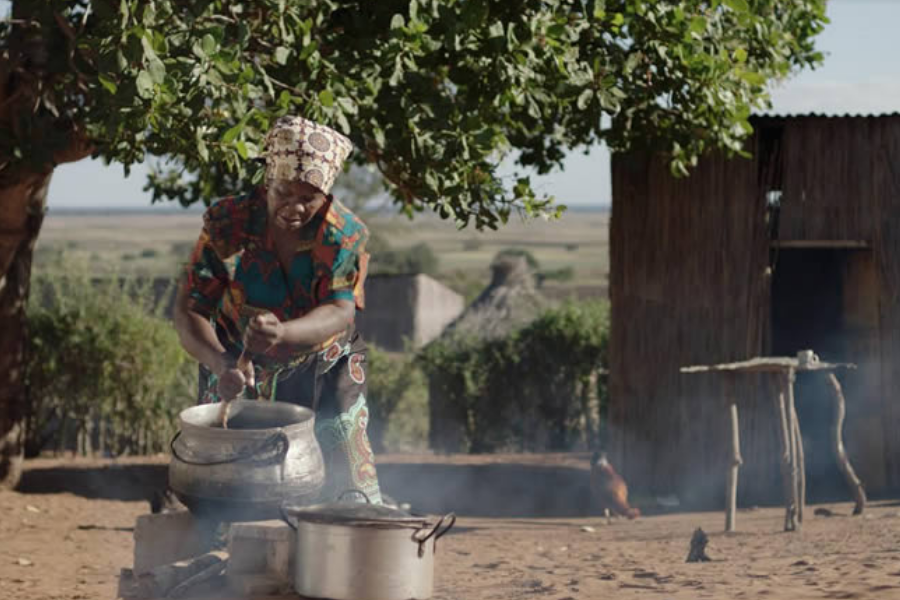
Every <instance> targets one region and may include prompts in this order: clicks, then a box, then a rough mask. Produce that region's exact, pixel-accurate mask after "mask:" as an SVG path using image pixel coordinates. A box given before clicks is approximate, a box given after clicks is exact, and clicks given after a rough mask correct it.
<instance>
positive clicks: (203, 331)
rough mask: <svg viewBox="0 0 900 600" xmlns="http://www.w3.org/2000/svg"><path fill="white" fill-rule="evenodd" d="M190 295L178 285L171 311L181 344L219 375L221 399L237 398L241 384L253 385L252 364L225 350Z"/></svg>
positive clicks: (184, 287) (241, 388) (184, 285)
mask: <svg viewBox="0 0 900 600" xmlns="http://www.w3.org/2000/svg"><path fill="white" fill-rule="evenodd" d="M189 299H190V294H189V293H188V286H187V284H186V283H185V284H183V285H181V286H179V287H178V294H177V296H176V297H175V306H174V309H173V315H172V317H173V320H174V322H175V331H177V332H178V338H179V339H180V340H181V345H182V346H184V349H185V350H187V353H188V354H190V355H191V356H193V357H194V358H196V359H197V360H198V361H199V362H201V363H203V364H204V365H206V366H207V368H209V370H210V371H212V372H213V373H214V374H215V375H217V376H218V377H219V381H218V383H217V391H218V393H219V395H221V396H222V399H224V400H231V399H232V398H236V397H237V396H238V394H240V393H241V392H242V391H243V389H244V386H247V385H249V386H253V385H254V383H255V380H256V377H255V375H254V372H253V365H252V364H251V363H250V362H249V361H247V362H246V363H245V364H238V361H237V360H236V359H235V358H234V357H232V356H230V355H229V354H228V353H227V352H226V351H225V347H224V346H222V343H221V342H219V338H218V337H216V331H215V329H213V326H212V324H211V323H210V322H209V319H208V318H207V317H205V316H203V315H201V314H200V313H198V312H196V311H194V310H193V309H191V307H190V302H189Z"/></svg>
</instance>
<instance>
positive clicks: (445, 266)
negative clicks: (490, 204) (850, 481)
mask: <svg viewBox="0 0 900 600" xmlns="http://www.w3.org/2000/svg"><path fill="white" fill-rule="evenodd" d="M367 222H368V224H369V227H370V229H371V230H372V231H373V232H374V233H376V234H378V235H380V236H382V237H383V238H384V239H386V240H387V241H388V242H389V244H390V246H391V247H392V248H398V249H402V248H405V247H410V246H414V245H416V244H419V243H427V244H429V245H430V246H431V248H432V249H433V250H434V252H435V253H436V254H437V255H438V256H439V259H440V275H441V279H444V280H445V281H447V282H448V283H449V284H451V285H453V286H454V287H459V282H463V281H464V282H466V285H468V286H469V287H470V288H471V286H472V285H473V282H478V283H479V284H483V283H485V282H486V281H487V280H488V277H489V265H490V262H491V259H492V258H493V257H494V256H495V255H496V253H497V252H499V251H500V250H502V249H504V248H522V249H525V250H528V251H529V252H531V253H532V254H533V255H534V257H535V258H536V259H537V260H538V261H539V263H540V265H541V268H542V269H561V268H565V267H571V268H572V269H573V270H574V273H575V276H574V278H573V279H572V280H571V281H569V282H566V283H563V284H555V285H554V286H553V289H554V290H555V291H554V295H566V293H567V292H568V291H573V290H576V289H577V290H578V291H579V293H580V295H597V294H600V293H603V292H602V289H603V288H605V286H606V276H607V273H608V271H609V261H608V256H609V243H608V241H609V237H608V226H609V213H608V212H604V211H599V210H597V211H577V212H576V211H571V212H569V213H567V214H566V215H564V216H563V218H562V219H561V220H559V221H552V222H547V221H543V220H539V221H523V220H522V219H520V218H516V217H513V218H512V219H511V220H510V222H509V224H507V225H506V226H504V227H503V228H501V229H500V230H499V231H493V232H491V231H489V232H477V231H475V230H469V229H466V230H462V231H459V230H457V229H456V228H455V227H454V226H453V225H452V223H448V222H444V221H441V220H440V219H438V218H437V217H434V216H431V215H426V216H419V217H417V218H416V219H415V220H414V221H409V220H408V219H406V218H405V217H393V216H391V217H388V216H375V217H369V218H368V219H367ZM200 224H201V216H200V214H199V213H197V212H184V213H177V212H175V213H165V212H164V213H159V214H156V213H153V212H134V213H130V212H119V213H113V214H98V213H89V212H86V213H76V212H65V213H60V214H54V213H53V212H52V211H51V212H50V213H49V214H48V216H47V218H46V220H45V221H44V227H43V229H42V231H41V235H40V238H39V240H38V245H37V250H36V256H35V264H34V268H35V270H36V271H47V270H51V269H53V268H54V265H57V264H59V254H60V253H61V252H63V253H65V255H66V256H68V257H70V258H73V259H75V260H78V261H83V262H84V263H85V264H87V266H88V268H89V269H90V271H91V272H93V273H97V274H103V273H114V272H115V273H119V274H125V275H144V276H169V275H172V274H174V273H176V272H177V270H178V266H179V265H180V264H181V263H182V262H183V261H184V260H186V258H187V255H188V254H189V253H190V249H191V247H192V245H193V242H194V241H195V240H196V238H197V234H198V233H199V231H200Z"/></svg>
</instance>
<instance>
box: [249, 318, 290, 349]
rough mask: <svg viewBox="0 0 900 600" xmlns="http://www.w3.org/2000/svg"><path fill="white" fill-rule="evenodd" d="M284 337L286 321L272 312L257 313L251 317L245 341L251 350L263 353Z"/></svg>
mask: <svg viewBox="0 0 900 600" xmlns="http://www.w3.org/2000/svg"><path fill="white" fill-rule="evenodd" d="M283 339H284V323H282V322H281V321H279V320H278V317H276V316H275V315H273V314H272V313H264V314H261V315H256V316H255V317H253V318H252V319H250V324H249V326H248V327H247V331H246V333H245V339H244V343H245V344H246V346H247V347H248V348H249V349H250V351H251V352H255V353H256V354H263V353H264V352H265V351H266V350H268V349H269V348H271V347H272V346H274V345H276V344H278V343H280V342H281V341H282V340H283Z"/></svg>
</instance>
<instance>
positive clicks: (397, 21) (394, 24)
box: [391, 13, 406, 29]
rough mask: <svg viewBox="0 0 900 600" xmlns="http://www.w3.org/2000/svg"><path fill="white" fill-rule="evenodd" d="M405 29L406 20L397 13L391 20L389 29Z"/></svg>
mask: <svg viewBox="0 0 900 600" xmlns="http://www.w3.org/2000/svg"><path fill="white" fill-rule="evenodd" d="M403 27H406V19H404V18H403V15H401V14H400V13H397V14H396V15H394V16H393V17H392V18H391V29H402V28H403Z"/></svg>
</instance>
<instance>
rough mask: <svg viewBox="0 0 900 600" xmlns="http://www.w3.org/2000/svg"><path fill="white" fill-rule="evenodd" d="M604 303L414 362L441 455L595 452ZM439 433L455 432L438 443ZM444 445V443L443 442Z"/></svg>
mask: <svg viewBox="0 0 900 600" xmlns="http://www.w3.org/2000/svg"><path fill="white" fill-rule="evenodd" d="M608 330H609V316H608V308H607V305H606V303H605V302H584V303H579V304H566V305H563V306H562V307H560V308H554V309H550V310H547V311H545V312H544V313H543V314H541V315H540V316H539V317H538V318H537V319H536V320H535V321H533V322H532V323H530V324H529V325H527V326H525V327H524V328H522V329H520V330H518V331H515V332H513V333H511V334H510V335H508V336H506V337H504V338H501V339H495V340H481V339H476V338H472V337H455V338H450V339H446V340H440V341H438V342H435V343H432V344H430V345H429V346H428V347H426V348H425V349H424V350H423V351H422V352H421V353H420V354H419V356H418V362H419V364H420V365H421V366H422V368H423V370H424V372H425V373H426V375H427V376H428V378H429V382H430V387H429V390H430V392H431V393H432V394H433V395H432V398H431V405H432V411H433V412H432V419H431V428H432V434H431V435H432V439H431V442H432V447H434V449H435V450H441V451H466V450H467V451H470V452H490V451H500V450H515V451H547V450H550V451H563V450H573V449H586V448H595V447H597V445H598V444H599V441H600V440H599V438H600V435H601V422H602V418H603V415H604V413H605V406H606V382H605V378H604V377H603V373H605V371H604V369H603V367H604V365H606V361H607V345H608ZM442 430H444V431H451V430H453V431H455V432H460V433H459V435H457V434H456V433H451V434H449V435H446V436H445V435H443V433H442ZM446 440H449V441H446Z"/></svg>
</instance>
